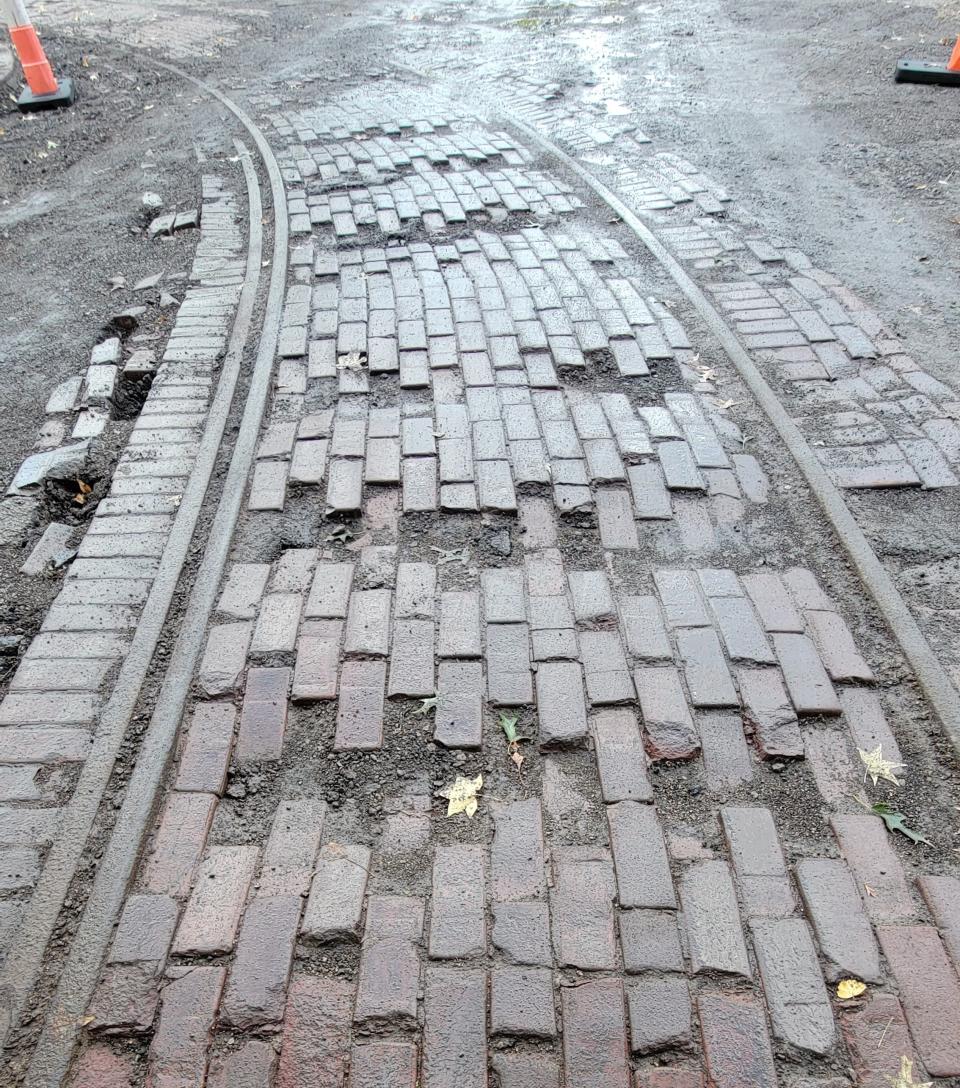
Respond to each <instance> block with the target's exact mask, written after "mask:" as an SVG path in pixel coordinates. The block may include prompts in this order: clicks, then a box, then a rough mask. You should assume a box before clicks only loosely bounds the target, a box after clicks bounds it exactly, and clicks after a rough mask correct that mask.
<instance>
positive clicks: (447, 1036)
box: [422, 967, 487, 1088]
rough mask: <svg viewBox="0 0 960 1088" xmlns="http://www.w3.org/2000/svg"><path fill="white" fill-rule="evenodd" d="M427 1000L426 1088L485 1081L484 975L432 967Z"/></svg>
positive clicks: (425, 1033) (424, 1073)
mask: <svg viewBox="0 0 960 1088" xmlns="http://www.w3.org/2000/svg"><path fill="white" fill-rule="evenodd" d="M426 976H427V977H426V985H425V987H424V999H423V1073H422V1080H423V1088H461V1086H462V1085H465V1084H476V1085H478V1086H481V1085H485V1084H486V1082H487V980H486V972H485V971H482V970H476V969H465V968H458V967H431V968H429V969H428V970H427V973H426Z"/></svg>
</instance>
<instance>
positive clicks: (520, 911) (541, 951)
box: [491, 902, 553, 967]
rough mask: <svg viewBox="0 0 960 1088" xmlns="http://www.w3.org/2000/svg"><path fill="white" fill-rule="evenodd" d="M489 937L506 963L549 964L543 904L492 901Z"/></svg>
mask: <svg viewBox="0 0 960 1088" xmlns="http://www.w3.org/2000/svg"><path fill="white" fill-rule="evenodd" d="M492 913H493V927H492V932H491V940H492V941H493V946H494V948H496V949H497V951H498V952H499V953H500V954H501V955H502V956H503V957H504V959H505V960H507V962H510V963H518V964H529V965H533V966H540V967H548V966H549V965H550V964H551V963H552V962H553V957H552V953H551V950H550V912H549V909H548V907H547V904H546V903H542V902H523V903H494V904H493V908H492Z"/></svg>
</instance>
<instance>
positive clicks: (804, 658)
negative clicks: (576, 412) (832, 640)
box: [773, 634, 840, 714]
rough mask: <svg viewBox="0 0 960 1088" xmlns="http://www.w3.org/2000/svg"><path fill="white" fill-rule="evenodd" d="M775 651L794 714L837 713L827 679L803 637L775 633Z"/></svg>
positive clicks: (813, 652) (811, 645)
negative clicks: (794, 710)
mask: <svg viewBox="0 0 960 1088" xmlns="http://www.w3.org/2000/svg"><path fill="white" fill-rule="evenodd" d="M773 647H774V649H775V650H776V653H777V658H778V659H779V661H780V667H781V669H783V679H784V681H785V682H786V685H787V691H789V693H790V698H791V700H792V701H793V705H794V707H796V710H797V713H798V714H839V713H840V703H839V701H838V700H837V695H836V692H835V691H834V690H833V684H831V683H830V677H829V676H828V675H827V671H826V669H825V668H824V667H823V663H822V662H821V660H820V657H819V655H818V654H817V651H816V648H815V647H814V645H813V643H812V642H811V641H810V639H809V638H807V637H806V635H793V634H775V635H774V636H773Z"/></svg>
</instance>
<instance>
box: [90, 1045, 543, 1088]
mask: <svg viewBox="0 0 960 1088" xmlns="http://www.w3.org/2000/svg"><path fill="white" fill-rule="evenodd" d="M491 1061H492V1062H493V1071H494V1072H495V1073H496V1075H497V1076H498V1077H499V1078H500V1081H499V1084H500V1088H560V1068H559V1065H558V1064H557V1059H556V1058H555V1057H554V1056H553V1055H552V1054H545V1053H543V1052H542V1051H536V1052H533V1053H523V1054H522V1053H519V1052H515V1051H510V1050H506V1051H503V1052H495V1053H494V1054H493V1056H492V1058H491ZM84 1088H86V1086H84ZM109 1088H112V1085H111V1086H109Z"/></svg>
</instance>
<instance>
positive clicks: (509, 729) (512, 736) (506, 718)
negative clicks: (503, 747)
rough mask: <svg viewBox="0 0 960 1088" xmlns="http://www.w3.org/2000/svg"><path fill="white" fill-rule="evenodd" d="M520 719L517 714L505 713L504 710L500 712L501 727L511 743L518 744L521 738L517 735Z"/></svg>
mask: <svg viewBox="0 0 960 1088" xmlns="http://www.w3.org/2000/svg"><path fill="white" fill-rule="evenodd" d="M519 720H520V719H519V718H518V717H517V716H516V715H513V716H512V717H511V715H509V714H504V713H503V712H502V711H501V713H500V728H501V729H502V730H503V731H504V733H506V735H507V740H508V741H509V742H510V743H511V744H516V743H517V742H518V741H519V739H520V738H519V737H518V736H517V722H518V721H519Z"/></svg>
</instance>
